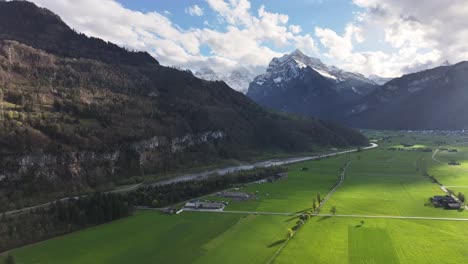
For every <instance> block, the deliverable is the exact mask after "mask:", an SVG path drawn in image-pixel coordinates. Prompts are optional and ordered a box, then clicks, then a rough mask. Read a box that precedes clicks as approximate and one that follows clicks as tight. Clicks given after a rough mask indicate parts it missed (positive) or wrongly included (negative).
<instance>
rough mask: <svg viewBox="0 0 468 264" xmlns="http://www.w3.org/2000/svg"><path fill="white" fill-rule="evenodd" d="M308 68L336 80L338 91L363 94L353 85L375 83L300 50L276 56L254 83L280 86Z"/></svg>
mask: <svg viewBox="0 0 468 264" xmlns="http://www.w3.org/2000/svg"><path fill="white" fill-rule="evenodd" d="M307 68H311V69H312V70H314V71H315V72H317V73H318V74H320V75H322V76H323V77H325V78H327V79H330V80H331V81H334V82H335V83H336V84H337V85H336V90H337V91H342V90H350V91H354V92H355V93H356V94H359V95H361V94H363V91H361V90H359V89H357V88H354V89H353V88H352V86H356V87H358V86H360V85H370V86H372V85H375V83H374V82H373V81H371V80H369V79H367V78H366V77H365V76H364V75H362V74H358V73H353V72H347V71H344V70H342V69H339V68H337V67H335V66H328V65H326V64H325V63H323V62H322V61H321V60H320V59H317V58H312V57H308V56H307V55H305V54H304V53H302V52H301V51H300V50H295V51H294V52H292V53H291V54H286V55H284V56H282V57H280V58H274V59H273V60H272V61H271V62H270V64H269V65H268V68H267V69H266V72H265V73H264V74H261V75H259V76H257V77H256V78H255V80H254V81H253V82H252V84H254V85H260V86H273V87H274V86H277V87H280V86H283V83H285V82H288V81H290V80H292V79H295V78H297V77H299V76H301V75H303V74H305V72H307ZM309 70H310V69H309Z"/></svg>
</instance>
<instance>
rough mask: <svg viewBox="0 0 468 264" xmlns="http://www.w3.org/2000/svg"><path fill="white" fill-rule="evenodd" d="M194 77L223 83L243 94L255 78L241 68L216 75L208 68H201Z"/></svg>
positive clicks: (252, 74)
mask: <svg viewBox="0 0 468 264" xmlns="http://www.w3.org/2000/svg"><path fill="white" fill-rule="evenodd" d="M194 75H195V76H196V77H198V78H200V79H203V80H207V81H224V82H225V83H226V84H227V85H229V87H231V88H232V89H234V90H236V91H239V92H242V93H244V94H245V93H247V90H248V89H249V84H250V82H251V81H252V80H253V79H254V78H255V74H254V73H252V72H251V71H250V70H249V69H247V68H243V67H241V68H237V69H235V70H233V71H231V72H228V73H225V74H221V73H217V72H215V71H214V70H213V69H211V68H209V67H202V68H200V69H199V70H198V71H196V72H195V73H194Z"/></svg>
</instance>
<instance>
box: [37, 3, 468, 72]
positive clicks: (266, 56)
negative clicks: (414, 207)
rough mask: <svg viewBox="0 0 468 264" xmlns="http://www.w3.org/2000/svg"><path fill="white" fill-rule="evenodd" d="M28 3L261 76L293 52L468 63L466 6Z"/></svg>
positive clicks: (365, 61)
mask: <svg viewBox="0 0 468 264" xmlns="http://www.w3.org/2000/svg"><path fill="white" fill-rule="evenodd" d="M30 1H33V2H34V3H36V4H38V5H40V6H42V7H46V8H48V9H50V10H52V11H53V12H55V13H57V14H58V15H60V17H61V18H62V19H63V20H64V21H65V22H66V23H67V24H68V25H70V26H71V27H73V28H74V29H76V30H78V31H80V32H83V33H85V34H87V35H90V36H94V37H98V38H102V39H104V40H107V41H111V42H114V43H116V44H118V45H121V46H126V47H128V48H131V49H135V50H144V51H147V52H149V53H150V54H151V55H153V56H154V57H155V58H156V59H157V60H158V61H159V62H160V63H161V64H163V65H170V66H176V67H181V68H186V69H191V70H196V69H197V68H201V67H204V66H209V67H211V68H213V69H214V70H216V71H218V72H223V71H224V72H229V71H231V70H233V69H236V68H239V67H244V68H248V69H251V70H252V71H255V72H256V73H259V72H261V71H264V70H265V68H266V67H267V66H268V63H269V62H270V61H271V59H273V58H274V57H278V56H282V55H284V54H285V53H289V52H291V51H293V50H295V49H300V50H302V51H303V52H304V53H306V54H308V55H310V56H313V57H317V58H319V59H321V60H322V61H324V62H325V63H327V64H331V65H335V66H338V67H340V68H343V69H345V70H348V71H353V72H358V73H362V74H364V75H371V74H376V75H380V76H384V77H396V76H399V75H402V74H405V73H409V72H414V71H418V70H423V69H427V68H431V67H436V66H439V65H440V64H442V63H443V62H445V61H446V60H448V61H449V62H450V63H456V62H459V61H461V60H468V45H466V43H468V30H466V29H467V28H468V19H466V18H467V17H468V5H466V1H462V0H444V1H441V0H425V1H424V4H422V2H421V1H409V0H268V1H267V0H99V1H96V0H80V1H77V0H30ZM189 11H190V12H189Z"/></svg>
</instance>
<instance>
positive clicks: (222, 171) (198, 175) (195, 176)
mask: <svg viewBox="0 0 468 264" xmlns="http://www.w3.org/2000/svg"><path fill="white" fill-rule="evenodd" d="M376 147H378V145H377V144H375V143H371V146H369V147H365V148H362V149H363V150H368V149H373V148H376ZM356 151H358V149H351V150H346V151H339V152H333V153H329V154H324V155H316V156H308V157H297V158H288V159H284V160H268V161H263V162H257V163H254V164H245V165H239V166H232V167H227V168H222V169H215V170H209V171H204V172H200V173H192V174H184V175H181V176H177V177H174V178H172V179H168V180H163V181H159V182H157V183H153V184H151V185H167V184H172V183H177V182H184V181H190V180H202V179H204V178H207V177H209V176H211V175H218V176H223V175H226V174H229V173H233V172H236V171H241V170H251V169H254V168H266V167H271V166H279V165H286V164H292V163H297V162H302V161H307V160H315V159H320V158H327V157H333V156H338V155H342V154H347V153H352V152H356ZM143 185H145V184H144V183H139V184H136V185H132V186H129V187H127V188H124V189H118V190H113V191H109V192H107V193H121V192H129V191H133V190H136V189H137V188H138V187H140V186H143ZM86 196H88V195H81V196H70V197H64V198H61V199H58V200H54V201H51V202H47V203H43V204H39V205H35V206H30V207H26V208H21V209H17V210H12V211H7V212H0V214H5V215H10V214H16V213H23V212H27V211H30V210H33V209H37V208H43V207H46V206H49V205H50V204H52V203H54V202H56V201H66V200H68V199H79V198H82V197H86Z"/></svg>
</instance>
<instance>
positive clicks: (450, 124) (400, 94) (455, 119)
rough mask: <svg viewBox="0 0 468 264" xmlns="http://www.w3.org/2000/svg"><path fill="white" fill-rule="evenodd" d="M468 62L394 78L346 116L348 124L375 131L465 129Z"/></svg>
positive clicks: (466, 121) (467, 125) (467, 98)
mask: <svg viewBox="0 0 468 264" xmlns="http://www.w3.org/2000/svg"><path fill="white" fill-rule="evenodd" d="M467 83H468V62H461V63H458V64H455V65H452V66H450V65H449V66H440V67H437V68H434V69H429V70H425V71H422V72H417V73H413V74H408V75H404V76H402V77H400V78H395V79H393V80H391V81H389V82H387V83H385V85H383V86H381V87H379V88H378V89H377V90H376V91H374V92H373V93H371V94H369V95H368V96H367V97H365V98H363V99H362V100H361V101H360V102H359V103H358V104H356V105H355V106H353V107H352V108H351V109H349V110H348V112H347V118H346V119H347V123H349V124H352V125H353V126H355V127H360V128H376V129H413V130H416V129H439V130H455V129H460V130H461V129H468V111H466V106H467V105H468V87H467Z"/></svg>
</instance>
